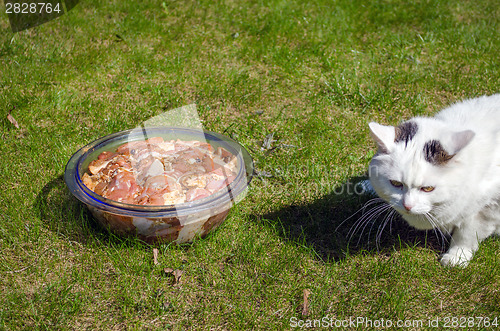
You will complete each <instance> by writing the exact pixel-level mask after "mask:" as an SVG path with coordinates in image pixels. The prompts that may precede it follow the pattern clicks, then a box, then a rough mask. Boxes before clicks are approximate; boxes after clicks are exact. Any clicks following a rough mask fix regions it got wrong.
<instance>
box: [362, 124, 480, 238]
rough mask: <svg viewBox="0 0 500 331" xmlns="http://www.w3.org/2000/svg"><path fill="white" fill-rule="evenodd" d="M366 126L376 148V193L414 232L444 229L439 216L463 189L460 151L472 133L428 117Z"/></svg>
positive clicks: (372, 170) (373, 180)
mask: <svg viewBox="0 0 500 331" xmlns="http://www.w3.org/2000/svg"><path fill="white" fill-rule="evenodd" d="M369 126H370V133H371V136H372V138H373V139H374V140H375V142H376V144H377V147H378V153H377V154H376V155H375V156H374V157H373V159H372V161H371V163H370V168H369V174H370V181H371V184H372V186H373V188H374V189H375V191H376V192H377V194H378V195H379V196H380V197H381V198H383V199H384V200H385V201H387V202H388V203H389V204H390V205H391V206H392V207H393V208H394V209H396V210H397V211H398V212H399V213H400V214H401V215H402V216H403V217H404V218H405V219H406V221H407V222H408V223H409V224H410V225H412V226H414V227H416V228H418V229H431V228H434V227H436V226H438V225H444V223H446V222H447V220H446V217H441V216H443V215H442V214H444V213H445V212H446V208H448V207H450V206H451V205H452V204H451V202H452V199H453V198H454V195H456V194H457V192H459V191H460V190H461V189H462V188H461V185H460V183H461V182H462V181H461V178H460V176H463V175H464V173H463V169H462V168H461V167H460V163H461V157H460V156H461V155H460V152H461V151H462V150H463V149H464V148H465V147H466V146H467V145H468V144H469V143H470V142H471V140H472V139H473V138H474V135H475V134H474V132H472V131H470V130H465V131H454V130H452V129H450V128H448V127H447V126H446V125H445V123H443V122H442V121H438V120H435V119H431V118H415V119H412V120H410V121H407V122H404V123H402V124H400V125H399V126H397V127H393V126H383V125H380V124H377V123H370V124H369Z"/></svg>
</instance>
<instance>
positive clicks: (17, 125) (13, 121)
mask: <svg viewBox="0 0 500 331" xmlns="http://www.w3.org/2000/svg"><path fill="white" fill-rule="evenodd" d="M12 110H14V108H12ZM12 110H10V111H9V113H8V114H7V119H8V120H9V122H10V123H12V124H13V125H14V126H15V127H16V129H19V123H17V121H16V119H15V118H14V117H13V116H12V115H11V114H10V113H11V112H12Z"/></svg>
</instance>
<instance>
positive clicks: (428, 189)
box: [420, 186, 435, 193]
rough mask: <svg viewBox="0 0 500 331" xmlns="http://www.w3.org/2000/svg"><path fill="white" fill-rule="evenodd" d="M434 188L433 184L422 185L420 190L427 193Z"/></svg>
mask: <svg viewBox="0 0 500 331" xmlns="http://www.w3.org/2000/svg"><path fill="white" fill-rule="evenodd" d="M434 188H435V187H434V186H422V187H421V188H420V190H421V191H424V192H427V193H428V192H432V191H434Z"/></svg>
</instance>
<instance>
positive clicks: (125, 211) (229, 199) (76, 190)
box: [64, 127, 253, 217]
mask: <svg viewBox="0 0 500 331" xmlns="http://www.w3.org/2000/svg"><path fill="white" fill-rule="evenodd" d="M143 129H144V130H145V132H148V135H149V136H150V137H153V136H154V135H155V134H157V135H159V136H162V135H163V136H166V135H168V134H174V133H178V134H184V135H188V136H191V135H192V136H193V140H195V139H196V137H198V138H202V137H203V139H205V140H206V141H207V142H209V143H210V142H212V143H213V142H216V143H217V145H219V146H222V147H224V148H226V149H227V150H228V151H229V152H231V153H232V154H233V155H235V156H236V157H237V158H238V164H240V165H241V166H240V167H239V169H238V173H237V176H236V179H235V180H234V181H233V182H232V183H231V184H230V185H229V186H228V187H227V188H226V189H224V190H221V191H220V192H216V193H214V194H212V195H210V196H208V197H206V198H203V199H199V200H195V201H191V202H185V203H181V204H175V205H161V206H151V205H145V206H143V205H133V204H126V203H122V202H118V201H114V200H110V199H107V198H104V197H102V196H100V195H98V194H96V193H94V192H93V191H91V190H90V189H88V188H87V186H86V185H85V184H83V182H82V179H81V175H83V173H84V172H85V171H86V170H87V169H83V165H82V164H83V163H84V162H85V160H86V159H87V157H89V156H90V154H92V153H94V152H95V151H96V150H102V151H105V150H106V146H108V145H109V144H110V143H115V142H119V141H120V140H122V141H123V143H125V142H127V141H134V140H144V139H145V138H144V137H145V136H144V134H143V132H142V131H141V130H138V129H131V130H124V131H120V132H116V133H112V134H109V135H107V136H104V137H102V138H99V139H97V140H94V141H92V142H90V143H89V144H87V145H85V146H84V147H82V148H80V149H79V150H78V151H77V152H75V153H74V154H73V155H72V156H71V158H70V159H69V161H68V163H67V164H66V168H65V171H64V180H65V182H66V185H67V186H68V189H69V190H70V192H71V193H72V194H73V195H74V196H75V197H76V198H77V199H78V200H80V201H81V202H83V203H84V204H86V205H87V206H89V207H94V208H96V209H99V210H103V211H107V212H111V213H114V214H119V215H126V216H136V217H177V216H185V215H192V214H197V213H203V212H210V211H211V210H214V209H217V210H218V209H220V208H221V207H225V206H227V208H230V207H231V206H232V205H233V204H234V203H236V202H239V200H238V199H239V198H241V194H242V193H244V192H245V190H246V189H247V188H248V185H249V184H250V182H251V180H252V177H253V160H252V158H251V156H250V154H249V153H248V151H247V150H246V149H245V148H244V147H243V146H241V145H240V144H239V143H238V142H236V141H234V140H233V139H231V138H229V137H227V136H224V135H221V134H219V133H215V132H211V131H207V130H204V129H194V128H183V127H145V128H143ZM135 138H138V139H135Z"/></svg>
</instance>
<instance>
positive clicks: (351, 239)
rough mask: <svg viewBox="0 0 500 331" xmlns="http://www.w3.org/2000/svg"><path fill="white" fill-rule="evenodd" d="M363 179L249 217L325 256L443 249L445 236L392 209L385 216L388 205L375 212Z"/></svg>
mask: <svg viewBox="0 0 500 331" xmlns="http://www.w3.org/2000/svg"><path fill="white" fill-rule="evenodd" d="M366 179H367V178H366V177H354V178H351V179H349V180H348V181H347V182H346V183H344V184H343V185H341V186H338V187H336V188H335V189H334V190H333V192H331V193H330V194H328V195H325V196H323V197H322V198H320V199H318V200H316V201H314V202H313V203H310V204H305V205H291V206H287V207H285V208H282V209H280V210H278V211H275V212H271V213H267V214H263V215H256V216H255V220H256V221H257V222H266V223H271V225H272V226H273V227H274V228H276V229H278V231H279V232H280V235H281V236H283V237H285V238H286V239H288V240H290V241H295V242H301V243H304V242H305V243H306V244H307V245H308V246H311V247H312V248H314V250H315V252H316V253H317V254H318V255H319V256H320V257H321V258H322V259H323V260H325V261H328V260H342V259H344V258H345V257H346V256H348V255H354V254H357V253H360V252H363V253H368V254H391V252H394V251H395V250H396V251H397V250H399V249H401V248H405V247H408V246H419V247H425V248H428V249H431V250H433V251H435V252H436V254H440V253H443V252H444V250H445V249H446V248H447V246H448V242H447V241H448V240H449V239H448V238H444V237H443V236H442V235H440V234H438V233H437V232H436V231H433V230H429V231H420V230H416V229H415V228H412V227H411V226H409V225H408V224H407V223H406V222H405V221H404V220H403V219H402V218H401V217H400V216H399V214H397V213H396V212H395V211H394V212H392V215H391V211H393V210H392V209H386V210H385V211H384V212H381V213H377V208H380V207H381V206H382V202H381V200H380V199H378V201H377V200H375V199H377V197H376V196H375V195H371V194H367V193H366V192H365V190H364V189H363V188H362V186H360V184H359V183H360V182H362V181H364V180H366ZM379 210H380V209H379Z"/></svg>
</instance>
